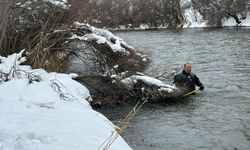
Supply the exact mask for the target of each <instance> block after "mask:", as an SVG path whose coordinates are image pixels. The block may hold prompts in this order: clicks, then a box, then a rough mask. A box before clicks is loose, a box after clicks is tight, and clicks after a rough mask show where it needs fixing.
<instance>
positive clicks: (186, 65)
mask: <svg viewBox="0 0 250 150" xmlns="http://www.w3.org/2000/svg"><path fill="white" fill-rule="evenodd" d="M183 70H184V71H185V72H186V73H191V71H192V66H191V64H190V63H186V64H184V69H183Z"/></svg>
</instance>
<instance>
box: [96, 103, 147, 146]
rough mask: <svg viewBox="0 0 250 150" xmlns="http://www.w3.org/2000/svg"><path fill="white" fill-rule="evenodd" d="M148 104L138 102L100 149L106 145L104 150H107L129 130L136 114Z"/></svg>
mask: <svg viewBox="0 0 250 150" xmlns="http://www.w3.org/2000/svg"><path fill="white" fill-rule="evenodd" d="M146 102H147V100H144V101H138V102H137V103H136V105H135V106H134V108H133V109H132V110H131V111H130V112H129V113H128V115H127V116H126V117H125V118H124V119H122V120H120V121H119V123H118V125H117V128H116V129H115V130H114V131H113V132H112V134H111V135H110V136H109V137H108V138H107V139H106V140H105V141H104V142H103V143H102V145H101V146H100V147H99V148H98V150H100V149H101V148H102V147H103V146H104V144H105V143H106V144H105V146H104V148H103V150H107V149H108V148H109V147H110V146H111V145H112V144H113V143H114V141H115V140H116V139H117V137H118V136H119V135H121V134H122V133H123V131H124V130H125V129H126V128H127V126H128V124H129V122H130V121H131V119H132V118H133V117H134V116H135V114H136V113H137V112H138V111H139V110H140V109H141V107H142V106H143V105H144V104H145V103H146Z"/></svg>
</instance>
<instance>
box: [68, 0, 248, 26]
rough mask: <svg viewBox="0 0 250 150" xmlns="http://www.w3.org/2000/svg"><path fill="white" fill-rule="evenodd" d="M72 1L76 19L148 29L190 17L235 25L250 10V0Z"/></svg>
mask: <svg viewBox="0 0 250 150" xmlns="http://www.w3.org/2000/svg"><path fill="white" fill-rule="evenodd" d="M71 4H72V7H71V9H70V11H71V12H72V14H74V15H73V17H74V18H77V19H78V20H81V21H82V22H88V23H90V24H92V25H94V26H97V27H107V28H117V29H122V28H126V29H134V28H144V27H143V26H141V25H142V24H144V26H147V27H150V28H158V27H165V28H177V27H182V26H184V25H185V24H186V23H189V20H188V17H194V20H196V21H199V20H203V21H206V22H207V26H210V27H221V26H222V21H223V19H228V18H234V20H235V24H240V23H241V21H240V20H242V19H245V18H246V16H247V15H248V13H249V12H250V2H249V0H234V1H230V0H212V1H207V0H101V1H100V0H92V1H89V0H72V1H71ZM107 8H108V9H107ZM186 10H188V12H187V14H186V12H185V11H186ZM193 10H194V13H193V12H191V11H193ZM83 12H84V13H83ZM190 13H191V14H190ZM190 15H191V16H190ZM121 25H123V26H121ZM140 26H141V27H140Z"/></svg>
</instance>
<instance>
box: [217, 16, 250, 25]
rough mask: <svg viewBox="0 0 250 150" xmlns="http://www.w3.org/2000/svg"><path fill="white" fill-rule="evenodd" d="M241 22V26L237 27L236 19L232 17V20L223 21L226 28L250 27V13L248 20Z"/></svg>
mask: <svg viewBox="0 0 250 150" xmlns="http://www.w3.org/2000/svg"><path fill="white" fill-rule="evenodd" d="M238 17H239V18H241V16H240V15H239V16H238ZM240 21H241V24H240V25H237V23H236V22H235V19H233V18H232V17H231V18H228V19H225V18H224V19H223V20H222V26H224V27H232V26H243V27H244V26H248V27H249V26H250V13H247V15H246V19H240Z"/></svg>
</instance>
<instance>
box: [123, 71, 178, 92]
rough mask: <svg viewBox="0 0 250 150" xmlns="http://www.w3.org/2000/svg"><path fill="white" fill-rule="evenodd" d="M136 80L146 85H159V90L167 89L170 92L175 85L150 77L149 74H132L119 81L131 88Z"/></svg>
mask: <svg viewBox="0 0 250 150" xmlns="http://www.w3.org/2000/svg"><path fill="white" fill-rule="evenodd" d="M138 81H142V82H144V83H146V84H148V85H155V86H158V87H160V89H159V91H167V92H169V93H171V92H173V90H174V89H176V87H175V86H171V85H168V84H165V83H163V82H162V81H160V80H158V79H156V78H153V77H150V76H147V75H144V74H140V75H132V76H130V77H128V78H125V79H123V80H121V83H123V85H124V86H125V87H126V88H128V89H131V88H133V86H134V85H135V84H136V83H137V82H138Z"/></svg>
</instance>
